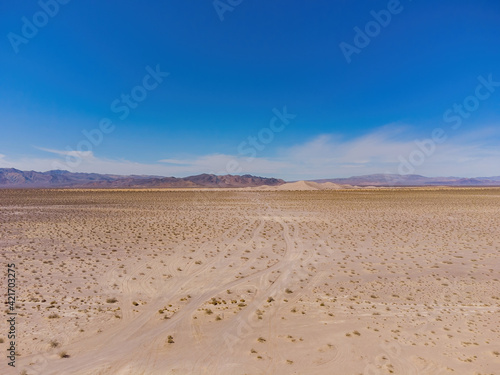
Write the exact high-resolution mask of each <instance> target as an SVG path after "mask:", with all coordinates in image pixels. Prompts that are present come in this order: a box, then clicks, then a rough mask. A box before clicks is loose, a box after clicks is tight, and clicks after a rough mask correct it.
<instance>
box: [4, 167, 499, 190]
mask: <svg viewBox="0 0 500 375" xmlns="http://www.w3.org/2000/svg"><path fill="white" fill-rule="evenodd" d="M305 182H314V183H319V184H324V183H331V184H338V185H346V186H347V185H351V186H361V187H364V186H380V187H383V186H440V185H443V186H500V176H492V177H474V178H467V177H425V176H421V175H415V174H414V175H399V174H381V173H379V174H371V175H363V176H352V177H344V178H326V179H315V180H306V181H305ZM286 183H294V182H293V181H289V182H287V181H284V180H282V179H279V178H273V177H259V176H253V175H250V174H244V175H230V174H228V175H215V174H208V173H202V174H199V175H194V176H188V177H172V176H170V177H163V176H153V175H116V174H100V173H82V172H70V171H66V170H52V171H46V172H37V171H22V170H19V169H15V168H0V188H238V187H259V186H280V185H283V184H286Z"/></svg>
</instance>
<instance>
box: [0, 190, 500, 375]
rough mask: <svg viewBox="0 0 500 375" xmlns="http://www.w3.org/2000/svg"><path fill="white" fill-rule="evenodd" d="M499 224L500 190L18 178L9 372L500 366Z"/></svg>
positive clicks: (368, 374)
mask: <svg viewBox="0 0 500 375" xmlns="http://www.w3.org/2000/svg"><path fill="white" fill-rule="evenodd" d="M499 224H500V189H414V190H412V189H385V190H378V189H372V190H356V189H354V190H310V191H258V190H257V191H239V192H237V191H161V190H156V191H154V190H151V191H119V190H112V191H111V190H106V191H104V190H95V191H85V190H79V191H76V190H2V191H0V246H1V257H2V263H3V264H4V265H5V264H7V263H16V265H17V269H18V274H17V283H18V290H17V298H18V305H17V311H18V313H19V315H18V322H17V330H18V341H17V351H18V358H17V362H16V364H17V366H16V368H15V369H14V370H13V369H12V368H9V367H8V366H7V360H6V358H5V353H6V352H7V339H6V332H7V323H6V319H4V318H2V320H1V322H0V339H2V340H0V341H3V342H2V343H0V348H1V351H2V353H4V354H3V355H2V359H1V360H0V373H1V374H21V373H24V374H122V375H125V374H134V375H136V374H223V375H224V374H227V375H229V374H231V375H234V374H236V375H238V374H339V375H340V374H341V375H345V374H362V375H376V374H381V375H382V374H453V375H459V374H460V375H462V374H476V375H479V374H500V287H499V285H500V284H499V278H500V261H499V259H500V225H499ZM4 268H5V267H4ZM3 274H4V275H5V277H4V280H3V281H2V283H3V284H2V288H3V289H2V290H3V291H5V290H6V283H7V280H6V279H7V276H6V272H5V273H3ZM4 293H5V292H4ZM5 298H6V297H5V296H4V299H5Z"/></svg>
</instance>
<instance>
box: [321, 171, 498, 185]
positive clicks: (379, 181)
mask: <svg viewBox="0 0 500 375" xmlns="http://www.w3.org/2000/svg"><path fill="white" fill-rule="evenodd" d="M313 181H314V182H319V183H323V182H333V183H335V184H347V185H354V186H437V185H444V186H500V176H496V177H477V178H463V177H425V176H420V175H415V174H412V175H399V174H371V175H365V176H353V177H347V178H330V179H322V180H313Z"/></svg>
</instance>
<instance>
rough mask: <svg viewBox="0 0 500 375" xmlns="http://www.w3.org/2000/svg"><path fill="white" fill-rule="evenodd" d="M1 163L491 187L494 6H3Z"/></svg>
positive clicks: (321, 0) (499, 71)
mask: <svg viewBox="0 0 500 375" xmlns="http://www.w3.org/2000/svg"><path fill="white" fill-rule="evenodd" d="M0 27H1V39H0V44H1V45H0V68H1V74H2V78H1V81H0V134H1V136H0V167H14V168H18V169H23V170H39V171H46V170H50V169H67V170H71V171H83V172H99V173H117V174H154V175H163V176H170V175H174V176H179V177H182V176H187V175H193V174H198V173H217V174H226V173H231V174H245V173H250V174H255V175H261V176H273V177H280V178H285V179H289V180H297V179H312V178H328V177H346V176H352V175H361V174H369V173H404V174H406V173H415V174H422V175H427V176H450V175H454V176H466V177H478V176H493V175H500V167H499V166H500V147H499V145H500V37H499V35H500V2H499V1H497V0H478V1H464V0H454V1H451V0H444V1H439V2H435V1H423V0H419V1H415V0H414V1H411V0H401V1H397V0H391V1H368V0H367V1H355V0H336V1H332V0H314V1H305V0H303V1H299V0H293V1H291V0H275V1H269V0H216V1H212V0H210V1H199V2H194V1H185V0H179V1H177V0H175V1H173V0H167V1H161V2H160V1H145V2H139V1H131V0H128V1H106V2H103V1H97V0H89V1H85V2H83V1H77V0H71V1H69V0H64V1H63V0H59V1H56V0H41V1H39V2H38V1H21V2H13V1H4V2H2V3H0Z"/></svg>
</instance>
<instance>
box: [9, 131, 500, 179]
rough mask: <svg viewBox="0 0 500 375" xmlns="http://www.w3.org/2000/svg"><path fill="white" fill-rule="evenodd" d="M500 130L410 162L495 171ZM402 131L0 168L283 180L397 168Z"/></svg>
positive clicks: (410, 148) (71, 154)
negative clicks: (146, 158)
mask: <svg viewBox="0 0 500 375" xmlns="http://www.w3.org/2000/svg"><path fill="white" fill-rule="evenodd" d="M499 133H500V130H499V129H498V127H489V128H483V129H480V130H475V131H474V132H470V133H460V134H457V135H456V136H455V134H451V133H450V134H447V135H448V139H447V141H446V142H444V143H443V144H439V145H437V146H436V149H435V151H434V152H433V153H432V154H431V155H429V156H426V157H425V160H424V161H423V163H422V164H421V165H415V170H414V171H413V173H415V174H422V175H426V176H464V177H479V176H492V175H500V170H499V169H498V166H499V165H500V150H499V147H498V139H499V135H500V134H499ZM407 134H408V131H407V129H405V128H404V127H402V126H399V125H394V124H392V125H390V126H385V127H382V128H380V129H378V130H376V131H373V132H371V133H368V134H365V135H362V136H359V137H357V138H353V139H345V138H343V137H340V136H338V135H332V134H322V135H318V136H317V137H315V138H313V139H310V140H309V141H307V142H304V143H302V144H298V145H295V146H293V147H289V148H286V149H281V150H279V151H278V152H277V154H276V156H274V157H267V158H264V157H256V158H253V159H250V158H247V157H244V156H241V155H227V154H209V155H202V156H188V157H182V158H179V157H177V158H167V159H161V160H159V161H158V162H155V163H136V162H133V161H129V160H112V159H105V158H99V157H96V156H95V155H94V154H93V153H92V152H90V151H87V152H78V151H61V150H54V149H47V148H39V149H40V150H43V151H46V152H49V153H51V154H53V155H54V156H52V157H48V158H29V157H24V158H19V159H11V158H9V157H8V156H5V155H3V154H0V167H13V168H18V169H22V170H40V171H46V170H50V169H58V168H59V169H68V170H72V171H75V172H97V173H110V174H144V175H160V176H178V177H182V176H187V175H193V174H199V173H215V174H227V173H231V174H244V173H248V174H254V175H261V176H274V177H281V178H284V179H287V180H296V179H313V178H330V177H347V176H352V175H362V174H371V173H398V166H399V164H400V162H399V157H404V158H406V159H408V157H409V156H410V154H411V153H412V152H414V151H415V150H417V151H418V150H419V149H418V147H417V145H416V143H415V139H413V138H408V135H407ZM429 136H430V134H429ZM423 138H425V137H421V138H420V139H419V140H422V139H423ZM68 161H69V163H68Z"/></svg>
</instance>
